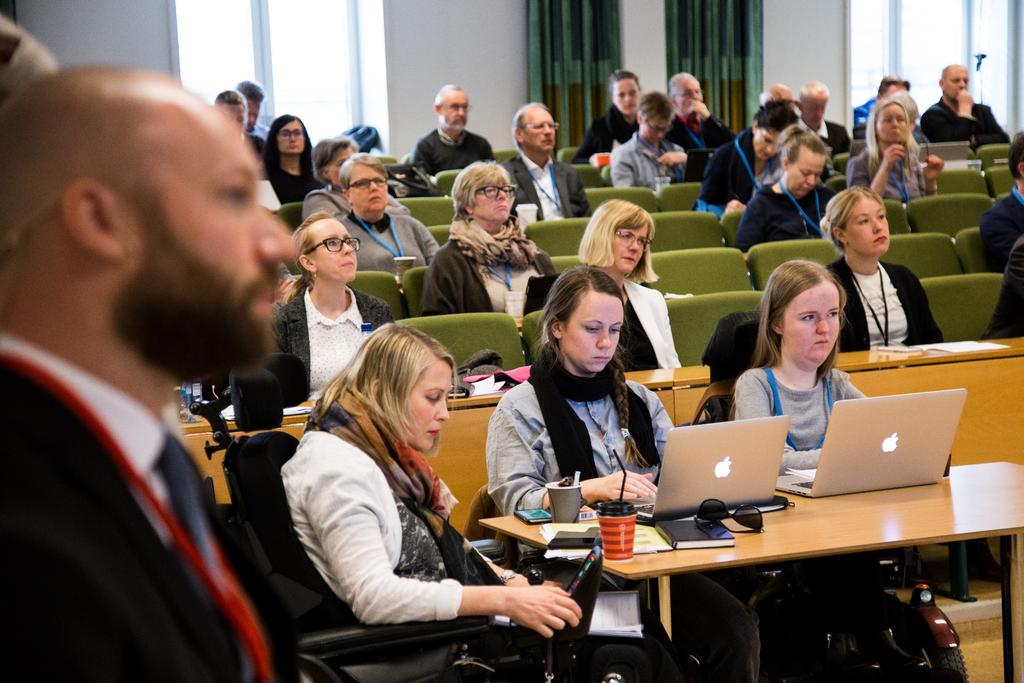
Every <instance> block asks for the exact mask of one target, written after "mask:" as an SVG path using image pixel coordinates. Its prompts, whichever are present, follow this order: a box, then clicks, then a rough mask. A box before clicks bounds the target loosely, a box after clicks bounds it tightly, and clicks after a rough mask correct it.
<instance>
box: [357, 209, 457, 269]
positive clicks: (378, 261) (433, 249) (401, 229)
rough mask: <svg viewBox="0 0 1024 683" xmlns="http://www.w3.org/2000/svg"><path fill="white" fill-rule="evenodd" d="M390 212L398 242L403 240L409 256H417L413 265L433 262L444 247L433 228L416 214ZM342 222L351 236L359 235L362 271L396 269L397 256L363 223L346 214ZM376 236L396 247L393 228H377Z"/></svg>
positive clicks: (425, 264) (360, 267)
mask: <svg viewBox="0 0 1024 683" xmlns="http://www.w3.org/2000/svg"><path fill="white" fill-rule="evenodd" d="M388 215H389V216H391V220H392V221H393V225H394V226H395V234H397V235H398V241H399V242H401V243H402V251H404V252H405V255H406V256H413V257H415V258H416V261H415V263H413V266H429V265H430V262H431V261H433V260H434V254H436V253H437V250H438V249H439V248H440V247H438V246H437V240H435V239H434V236H433V235H431V234H430V231H429V230H427V228H426V227H425V226H424V225H423V224H422V223H420V222H419V221H418V220H416V219H415V218H413V217H412V216H396V215H394V214H390V213H389V214H388ZM341 222H342V223H343V224H344V225H345V228H346V229H347V230H348V234H349V235H351V236H352V237H358V238H359V270H383V271H386V272H388V273H394V272H395V259H394V255H393V254H392V253H391V252H389V251H388V250H387V249H385V248H384V247H383V246H381V245H380V244H379V243H378V242H377V241H376V240H375V239H373V237H372V236H371V235H370V234H369V233H368V232H367V231H366V229H365V228H363V227H362V226H361V225H360V224H359V223H357V222H356V221H354V220H352V217H351V215H348V216H345V217H344V218H343V219H342V221H341ZM370 230H374V228H373V227H372V226H371V227H370ZM374 235H376V236H377V237H378V238H379V239H381V240H383V241H384V242H385V243H386V244H387V245H388V246H389V247H391V248H392V249H395V240H394V238H393V237H392V235H391V231H390V230H385V231H384V232H377V231H376V230H374ZM396 251H397V250H396Z"/></svg>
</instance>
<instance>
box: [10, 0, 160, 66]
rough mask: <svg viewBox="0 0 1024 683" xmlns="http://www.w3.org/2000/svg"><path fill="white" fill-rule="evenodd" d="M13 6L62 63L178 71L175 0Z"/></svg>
mask: <svg viewBox="0 0 1024 683" xmlns="http://www.w3.org/2000/svg"><path fill="white" fill-rule="evenodd" d="M15 9H16V12H17V16H18V23H19V24H21V25H22V26H24V27H25V28H26V29H28V31H29V32H30V33H32V34H33V35H35V36H36V37H37V38H38V39H39V40H40V41H42V43H43V44H44V45H46V46H47V47H48V48H50V51H51V52H53V54H54V56H55V57H56V58H57V62H58V63H59V64H61V65H62V66H71V65H75V64H110V65H117V66H131V67H136V68H140V69H152V70H154V71H162V72H164V73H168V74H174V73H176V72H177V62H178V59H177V53H176V52H175V50H176V44H177V38H176V37H175V34H176V29H175V25H174V22H173V17H174V1H173V0H130V1H126V0H88V2H80V1H78V0H18V1H17V6H16V8H15Z"/></svg>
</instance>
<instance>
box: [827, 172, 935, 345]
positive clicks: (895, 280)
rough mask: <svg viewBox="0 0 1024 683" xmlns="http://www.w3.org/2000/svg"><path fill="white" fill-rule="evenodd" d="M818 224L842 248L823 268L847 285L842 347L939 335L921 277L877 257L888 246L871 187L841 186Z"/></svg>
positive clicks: (905, 342) (921, 340)
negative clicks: (847, 187) (825, 267)
mask: <svg viewBox="0 0 1024 683" xmlns="http://www.w3.org/2000/svg"><path fill="white" fill-rule="evenodd" d="M821 225H822V228H823V229H824V230H825V233H826V234H827V235H828V236H829V237H830V238H831V239H832V241H833V242H834V243H835V245H836V249H838V250H839V252H840V253H841V254H842V256H841V257H840V258H839V260H837V261H836V262H835V263H832V264H831V265H829V267H828V268H829V270H831V271H832V272H833V273H834V274H835V276H836V278H838V279H839V282H840V283H841V284H842V285H843V289H844V290H846V306H845V308H844V309H843V317H844V318H845V322H844V323H843V329H842V332H841V336H840V339H839V346H840V348H841V349H842V350H843V351H863V350H866V349H870V348H874V347H878V346H895V345H911V344H934V343H937V342H941V341H942V330H940V329H939V326H938V325H937V324H936V323H935V318H933V317H932V311H931V308H930V307H929V306H928V295H927V294H925V291H924V287H922V286H921V281H920V280H918V279H917V276H916V275H914V273H913V272H911V270H910V269H909V268H907V267H905V266H901V265H898V264H895V263H885V262H883V261H881V259H882V257H883V256H885V254H886V252H888V251H889V223H888V221H887V220H886V216H885V204H884V203H883V202H882V198H881V197H880V196H878V194H877V193H876V192H875V191H873V190H870V189H867V188H864V187H851V188H849V189H846V190H843V191H842V192H840V193H839V194H837V195H836V196H835V197H833V198H832V200H831V201H830V202H829V203H828V206H827V207H825V218H824V220H822V222H821Z"/></svg>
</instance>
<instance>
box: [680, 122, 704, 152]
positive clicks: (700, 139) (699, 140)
mask: <svg viewBox="0 0 1024 683" xmlns="http://www.w3.org/2000/svg"><path fill="white" fill-rule="evenodd" d="M701 129H702V130H703V126H701ZM683 130H685V131H686V134H687V135H689V136H690V139H691V140H693V144H695V145H697V147H698V148H699V149H704V148H705V147H706V145H705V144H704V136H703V135H697V134H696V133H694V132H693V129H692V128H690V126H689V124H687V123H686V121H685V120H683Z"/></svg>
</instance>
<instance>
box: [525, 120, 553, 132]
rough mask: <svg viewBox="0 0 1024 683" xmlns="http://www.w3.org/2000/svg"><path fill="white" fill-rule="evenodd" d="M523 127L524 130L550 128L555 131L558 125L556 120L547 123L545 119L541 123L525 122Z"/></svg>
mask: <svg viewBox="0 0 1024 683" xmlns="http://www.w3.org/2000/svg"><path fill="white" fill-rule="evenodd" d="M523 128H525V129H526V130H547V129H549V128H550V129H551V130H554V131H557V130H558V128H559V125H558V123H557V122H556V123H548V122H547V121H545V122H543V123H526V124H523Z"/></svg>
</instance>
